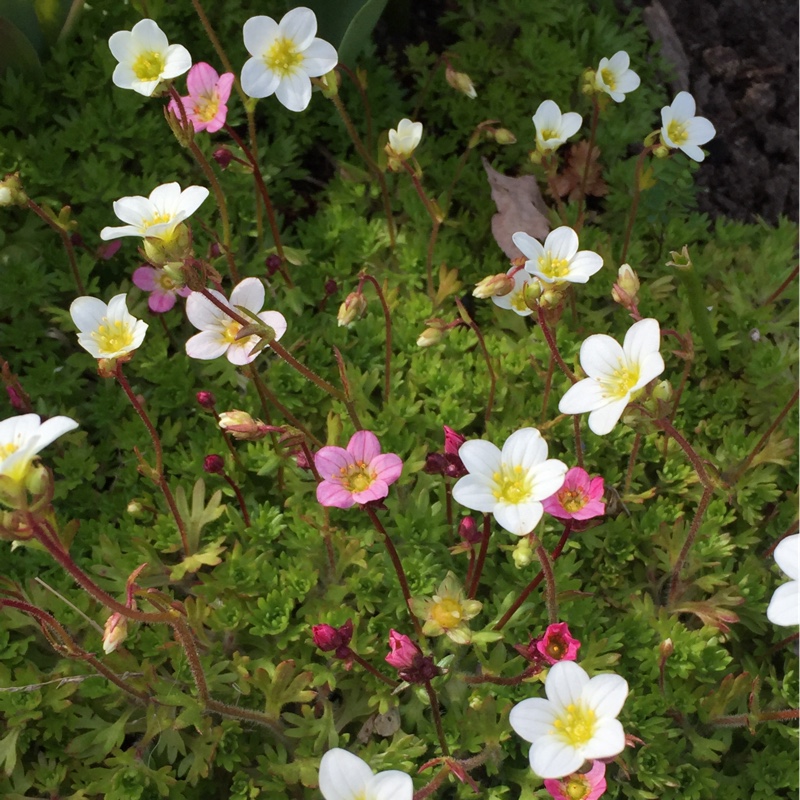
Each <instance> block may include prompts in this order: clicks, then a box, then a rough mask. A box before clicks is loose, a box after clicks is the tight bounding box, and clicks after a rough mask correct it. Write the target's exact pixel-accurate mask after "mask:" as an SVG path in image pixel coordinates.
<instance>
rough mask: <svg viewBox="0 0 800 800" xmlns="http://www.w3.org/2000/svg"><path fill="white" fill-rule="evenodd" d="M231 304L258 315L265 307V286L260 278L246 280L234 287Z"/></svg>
mask: <svg viewBox="0 0 800 800" xmlns="http://www.w3.org/2000/svg"><path fill="white" fill-rule="evenodd" d="M230 302H231V305H232V306H234V307H236V306H242V307H244V308H246V309H247V310H248V311H252V312H253V313H254V314H257V313H258V312H259V311H261V309H262V308H263V307H264V284H263V283H261V281H260V280H259V279H258V278H245V279H244V280H243V281H241V282H240V283H239V284H237V285H236V286H235V287H234V289H233V291H232V292H231V301H230Z"/></svg>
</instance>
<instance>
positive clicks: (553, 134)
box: [539, 128, 559, 142]
mask: <svg viewBox="0 0 800 800" xmlns="http://www.w3.org/2000/svg"><path fill="white" fill-rule="evenodd" d="M539 136H540V138H541V139H542V140H543V141H545V142H546V141H547V140H548V139H558V138H559V135H558V131H554V130H550V129H549V128H545V129H544V130H543V131H542V132H541V133H540V134H539Z"/></svg>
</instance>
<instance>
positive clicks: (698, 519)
mask: <svg viewBox="0 0 800 800" xmlns="http://www.w3.org/2000/svg"><path fill="white" fill-rule="evenodd" d="M713 494H714V487H713V486H706V487H705V490H704V492H703V496H702V497H701V498H700V502H699V503H698V504H697V508H696V509H695V512H694V519H693V520H692V524H691V526H690V527H689V533H688V534H686V541H685V542H684V543H683V547H682V548H681V552H680V553H679V554H678V559H677V561H676V562H675V566H674V567H673V568H672V577H671V579H670V584H669V602H670V603H674V602H675V599H676V597H677V595H678V586H679V584H680V577H681V572H682V571H683V566H684V564H685V563H686V559H687V558H688V556H689V551H690V550H691V549H692V545H693V544H694V540H695V538H696V537H697V532H698V531H699V530H700V525H701V523H702V522H703V517H704V516H705V513H706V509H707V508H708V504H709V503H710V502H711V498H712V496H713Z"/></svg>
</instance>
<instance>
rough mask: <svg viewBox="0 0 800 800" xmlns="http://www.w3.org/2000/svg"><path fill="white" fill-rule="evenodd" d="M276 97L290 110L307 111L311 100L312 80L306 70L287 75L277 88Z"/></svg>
mask: <svg viewBox="0 0 800 800" xmlns="http://www.w3.org/2000/svg"><path fill="white" fill-rule="evenodd" d="M275 97H277V98H278V102H280V103H281V104H282V105H284V106H286V108H288V109H289V111H305V110H306V109H307V108H308V104H309V103H310V102H311V80H310V79H309V77H308V75H306V74H305V73H304V72H295V73H294V74H293V75H285V76H283V77H282V78H281V81H280V83H279V84H278V86H277V88H276V89H275Z"/></svg>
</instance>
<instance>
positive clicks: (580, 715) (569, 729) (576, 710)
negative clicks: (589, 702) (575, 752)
mask: <svg viewBox="0 0 800 800" xmlns="http://www.w3.org/2000/svg"><path fill="white" fill-rule="evenodd" d="M553 726H554V730H553V733H554V734H555V735H556V736H558V738H559V739H561V740H562V741H564V742H566V743H567V744H570V745H572V746H573V747H578V746H580V745H584V744H586V743H587V742H589V741H590V740H591V739H592V737H593V736H594V732H595V728H596V727H597V715H596V714H595V713H594V711H592V709H591V708H584V707H583V706H576V705H574V704H573V703H570V704H569V705H568V706H567V707H566V708H565V709H564V712H563V714H562V715H561V717H559V718H558V719H557V720H556V721H555V722H554V723H553Z"/></svg>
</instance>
